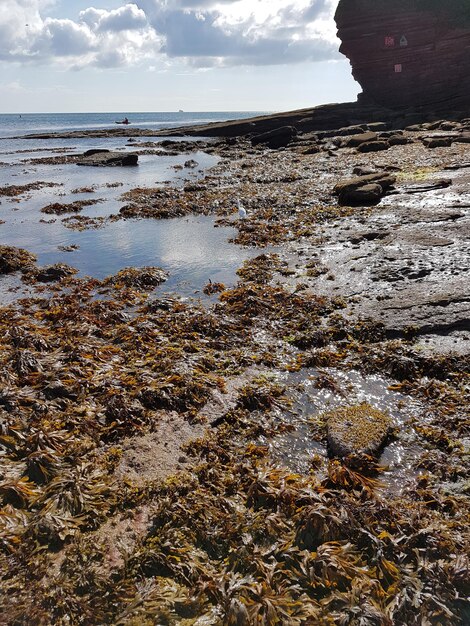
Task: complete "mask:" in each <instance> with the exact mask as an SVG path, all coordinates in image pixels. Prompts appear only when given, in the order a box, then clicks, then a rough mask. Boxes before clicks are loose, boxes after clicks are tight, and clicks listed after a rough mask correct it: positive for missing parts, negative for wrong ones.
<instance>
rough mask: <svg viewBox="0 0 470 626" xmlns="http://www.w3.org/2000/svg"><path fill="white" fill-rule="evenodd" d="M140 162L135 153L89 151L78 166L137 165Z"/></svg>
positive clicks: (79, 161)
mask: <svg viewBox="0 0 470 626" xmlns="http://www.w3.org/2000/svg"><path fill="white" fill-rule="evenodd" d="M138 160H139V156H138V154H136V153H135V152H112V151H111V150H98V149H97V150H87V151H86V152H84V153H83V156H82V157H81V158H80V160H78V161H77V165H94V166H99V165H137V161H138Z"/></svg>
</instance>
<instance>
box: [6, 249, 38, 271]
mask: <svg viewBox="0 0 470 626" xmlns="http://www.w3.org/2000/svg"><path fill="white" fill-rule="evenodd" d="M35 263H36V256H35V255H34V254H31V252H28V251H27V250H23V249H22V248H15V247H14V246H0V274H10V273H11V272H18V271H21V272H24V271H27V270H29V269H31V268H32V267H33V266H34V265H35Z"/></svg>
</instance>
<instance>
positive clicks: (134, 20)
mask: <svg viewBox="0 0 470 626" xmlns="http://www.w3.org/2000/svg"><path fill="white" fill-rule="evenodd" d="M79 17H80V20H81V21H82V22H85V23H86V24H87V25H88V26H89V28H90V29H92V30H94V31H103V32H105V31H111V32H120V31H123V30H140V29H145V28H146V27H147V25H148V24H147V17H146V15H145V12H144V11H142V9H139V8H138V7H137V5H135V4H126V5H125V6H122V7H119V9H115V10H114V11H104V10H103V9H95V8H93V7H90V8H89V9H86V10H85V11H81V13H80V14H79Z"/></svg>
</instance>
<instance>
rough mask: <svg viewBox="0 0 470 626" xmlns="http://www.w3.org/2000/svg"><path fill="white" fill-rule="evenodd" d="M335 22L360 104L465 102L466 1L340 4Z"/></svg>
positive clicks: (469, 96)
mask: <svg viewBox="0 0 470 626" xmlns="http://www.w3.org/2000/svg"><path fill="white" fill-rule="evenodd" d="M335 20H336V24H337V27H338V36H339V38H340V39H341V41H342V44H341V47H340V51H341V52H342V53H343V54H344V55H345V56H347V57H348V59H349V60H350V62H351V65H352V73H353V76H354V78H355V79H356V80H357V81H358V82H359V83H360V84H361V86H362V88H363V99H366V100H367V101H370V102H374V103H377V104H380V105H383V106H386V107H390V108H394V107H410V106H423V105H425V106H429V105H432V106H433V107H435V108H437V107H442V108H446V109H455V108H457V107H459V106H461V105H462V104H468V103H470V0H451V1H450V2H442V0H340V2H339V5H338V8H337V11H336V15H335Z"/></svg>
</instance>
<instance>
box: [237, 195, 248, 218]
mask: <svg viewBox="0 0 470 626" xmlns="http://www.w3.org/2000/svg"><path fill="white" fill-rule="evenodd" d="M237 206H238V217H239V218H240V219H241V220H244V219H246V209H245V207H244V206H243V205H242V203H241V202H240V198H237Z"/></svg>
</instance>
